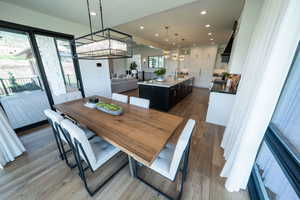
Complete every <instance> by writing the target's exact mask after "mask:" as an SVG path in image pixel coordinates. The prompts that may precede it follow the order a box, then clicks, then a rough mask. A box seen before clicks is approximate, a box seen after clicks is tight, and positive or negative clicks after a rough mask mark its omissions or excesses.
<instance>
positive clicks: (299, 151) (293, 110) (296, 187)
mask: <svg viewBox="0 0 300 200" xmlns="http://www.w3.org/2000/svg"><path fill="white" fill-rule="evenodd" d="M249 183H250V185H251V184H252V186H254V187H250V194H251V193H252V194H254V195H252V196H255V192H253V191H255V190H256V191H257V196H256V197H253V199H270V200H299V199H300V45H299V48H298V51H297V53H296V55H295V58H294V62H293V65H292V67H291V70H290V72H289V76H288V78H287V80H286V83H285V86H284V88H283V90H282V92H281V96H280V99H279V102H278V104H277V106H276V109H275V112H274V114H273V117H272V120H271V122H270V124H269V127H268V129H267V131H266V133H265V137H264V142H263V143H262V145H261V148H260V151H259V153H258V156H257V159H256V164H255V166H254V168H253V172H252V175H251V178H250V182H249ZM251 188H254V190H253V189H251Z"/></svg>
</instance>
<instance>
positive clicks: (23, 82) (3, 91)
mask: <svg viewBox="0 0 300 200" xmlns="http://www.w3.org/2000/svg"><path fill="white" fill-rule="evenodd" d="M32 90H43V87H42V84H41V80H40V78H39V77H32V78H15V80H14V82H13V83H12V80H10V79H0V95H10V94H13V93H17V92H23V91H32Z"/></svg>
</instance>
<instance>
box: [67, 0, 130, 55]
mask: <svg viewBox="0 0 300 200" xmlns="http://www.w3.org/2000/svg"><path fill="white" fill-rule="evenodd" d="M99 8H100V9H99V11H100V18H101V27H102V30H99V31H95V32H93V27H92V21H91V15H90V6H89V0H87V10H88V16H89V26H90V33H89V34H87V35H84V36H81V37H78V38H75V39H74V40H73V41H72V44H73V46H75V47H76V54H75V57H76V58H78V59H89V60H95V59H96V60H98V59H118V58H131V57H132V53H133V52H132V44H133V40H132V36H131V35H129V34H127V33H123V32H120V31H118V30H114V29H112V28H104V23H103V14H102V1H101V0H99Z"/></svg>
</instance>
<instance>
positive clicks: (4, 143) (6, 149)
mask: <svg viewBox="0 0 300 200" xmlns="http://www.w3.org/2000/svg"><path fill="white" fill-rule="evenodd" d="M23 152H25V148H24V146H23V144H22V143H21V141H20V139H19V138H18V136H17V135H16V133H15V131H14V130H13V129H12V127H11V125H10V124H9V122H8V119H7V117H6V114H5V113H4V111H3V109H2V108H1V107H0V169H3V168H4V165H5V164H6V163H8V162H10V161H13V160H15V158H16V157H17V156H20V155H21V154H22V153H23Z"/></svg>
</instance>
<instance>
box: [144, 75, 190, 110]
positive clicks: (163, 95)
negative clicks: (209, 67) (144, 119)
mask: <svg viewBox="0 0 300 200" xmlns="http://www.w3.org/2000/svg"><path fill="white" fill-rule="evenodd" d="M192 91H193V79H188V80H186V81H184V82H181V83H179V84H177V85H174V86H172V87H160V86H151V85H142V84H140V85H139V96H140V97H141V98H145V99H149V100H150V108H154V109H157V110H162V111H168V110H170V109H171V108H172V107H173V106H174V105H176V104H177V103H178V102H179V101H181V100H182V99H183V98H184V97H186V96H187V95H188V94H190V93H191V92H192Z"/></svg>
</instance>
